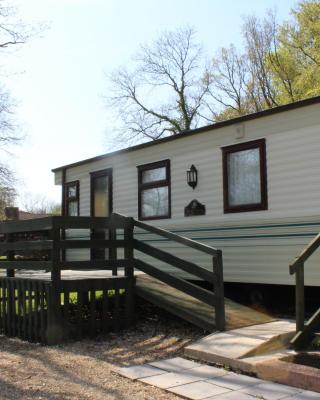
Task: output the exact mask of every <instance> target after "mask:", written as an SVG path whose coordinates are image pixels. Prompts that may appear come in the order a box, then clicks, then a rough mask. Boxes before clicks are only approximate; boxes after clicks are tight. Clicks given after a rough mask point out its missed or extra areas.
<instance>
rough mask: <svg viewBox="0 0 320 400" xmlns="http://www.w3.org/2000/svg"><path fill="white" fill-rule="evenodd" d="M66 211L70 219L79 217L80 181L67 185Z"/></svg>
mask: <svg viewBox="0 0 320 400" xmlns="http://www.w3.org/2000/svg"><path fill="white" fill-rule="evenodd" d="M64 193H65V211H66V215H68V216H70V217H77V216H78V215H79V181H74V182H68V183H66V184H65V192H64Z"/></svg>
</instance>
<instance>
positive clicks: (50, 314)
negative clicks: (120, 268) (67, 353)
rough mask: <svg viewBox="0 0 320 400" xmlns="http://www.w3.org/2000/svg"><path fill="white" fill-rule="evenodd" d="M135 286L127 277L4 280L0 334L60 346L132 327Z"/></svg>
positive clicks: (0, 292)
mask: <svg viewBox="0 0 320 400" xmlns="http://www.w3.org/2000/svg"><path fill="white" fill-rule="evenodd" d="M132 318H133V314H132V285H131V282H130V280H129V279H128V278H126V277H114V278H107V279H83V280H65V281H64V280H63V281H61V286H60V290H59V291H58V292H57V291H56V288H54V287H53V285H52V282H50V281H43V280H38V279H23V278H0V332H1V333H2V334H5V335H6V336H9V337H19V338H21V339H23V340H28V341H30V342H40V343H44V344H56V343H60V342H62V341H65V340H69V339H81V338H83V337H94V336H96V335H98V334H103V333H106V332H109V331H119V330H120V329H123V328H127V327H128V326H129V325H130V324H131V322H132Z"/></svg>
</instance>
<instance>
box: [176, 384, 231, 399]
mask: <svg viewBox="0 0 320 400" xmlns="http://www.w3.org/2000/svg"><path fill="white" fill-rule="evenodd" d="M168 391H169V392H172V393H175V394H178V395H179V396H183V397H186V398H187V399H192V400H202V399H206V398H207V397H208V396H213V395H220V394H222V393H228V392H230V390H229V389H226V388H222V387H221V386H216V385H213V384H211V383H209V382H204V381H198V382H193V383H188V384H186V385H181V386H175V387H173V388H171V389H168ZM219 398H220V397H219Z"/></svg>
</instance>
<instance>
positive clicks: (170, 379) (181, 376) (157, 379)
mask: <svg viewBox="0 0 320 400" xmlns="http://www.w3.org/2000/svg"><path fill="white" fill-rule="evenodd" d="M199 380H201V378H199V376H196V374H195V375H192V374H189V371H185V372H184V373H181V372H168V373H166V374H161V375H157V376H150V377H149V378H142V379H139V381H140V382H144V383H147V384H148V385H152V386H156V387H159V388H161V389H168V388H171V387H174V386H179V385H185V384H187V383H191V382H196V381H199Z"/></svg>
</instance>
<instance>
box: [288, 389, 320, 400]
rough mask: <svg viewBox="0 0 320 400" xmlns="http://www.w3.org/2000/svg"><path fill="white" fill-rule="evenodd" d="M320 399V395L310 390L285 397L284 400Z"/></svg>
mask: <svg viewBox="0 0 320 400" xmlns="http://www.w3.org/2000/svg"><path fill="white" fill-rule="evenodd" d="M315 399H318V400H319V399H320V393H316V392H310V391H309V390H304V391H303V392H301V393H298V394H296V395H294V396H290V397H285V399H284V400H315Z"/></svg>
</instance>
